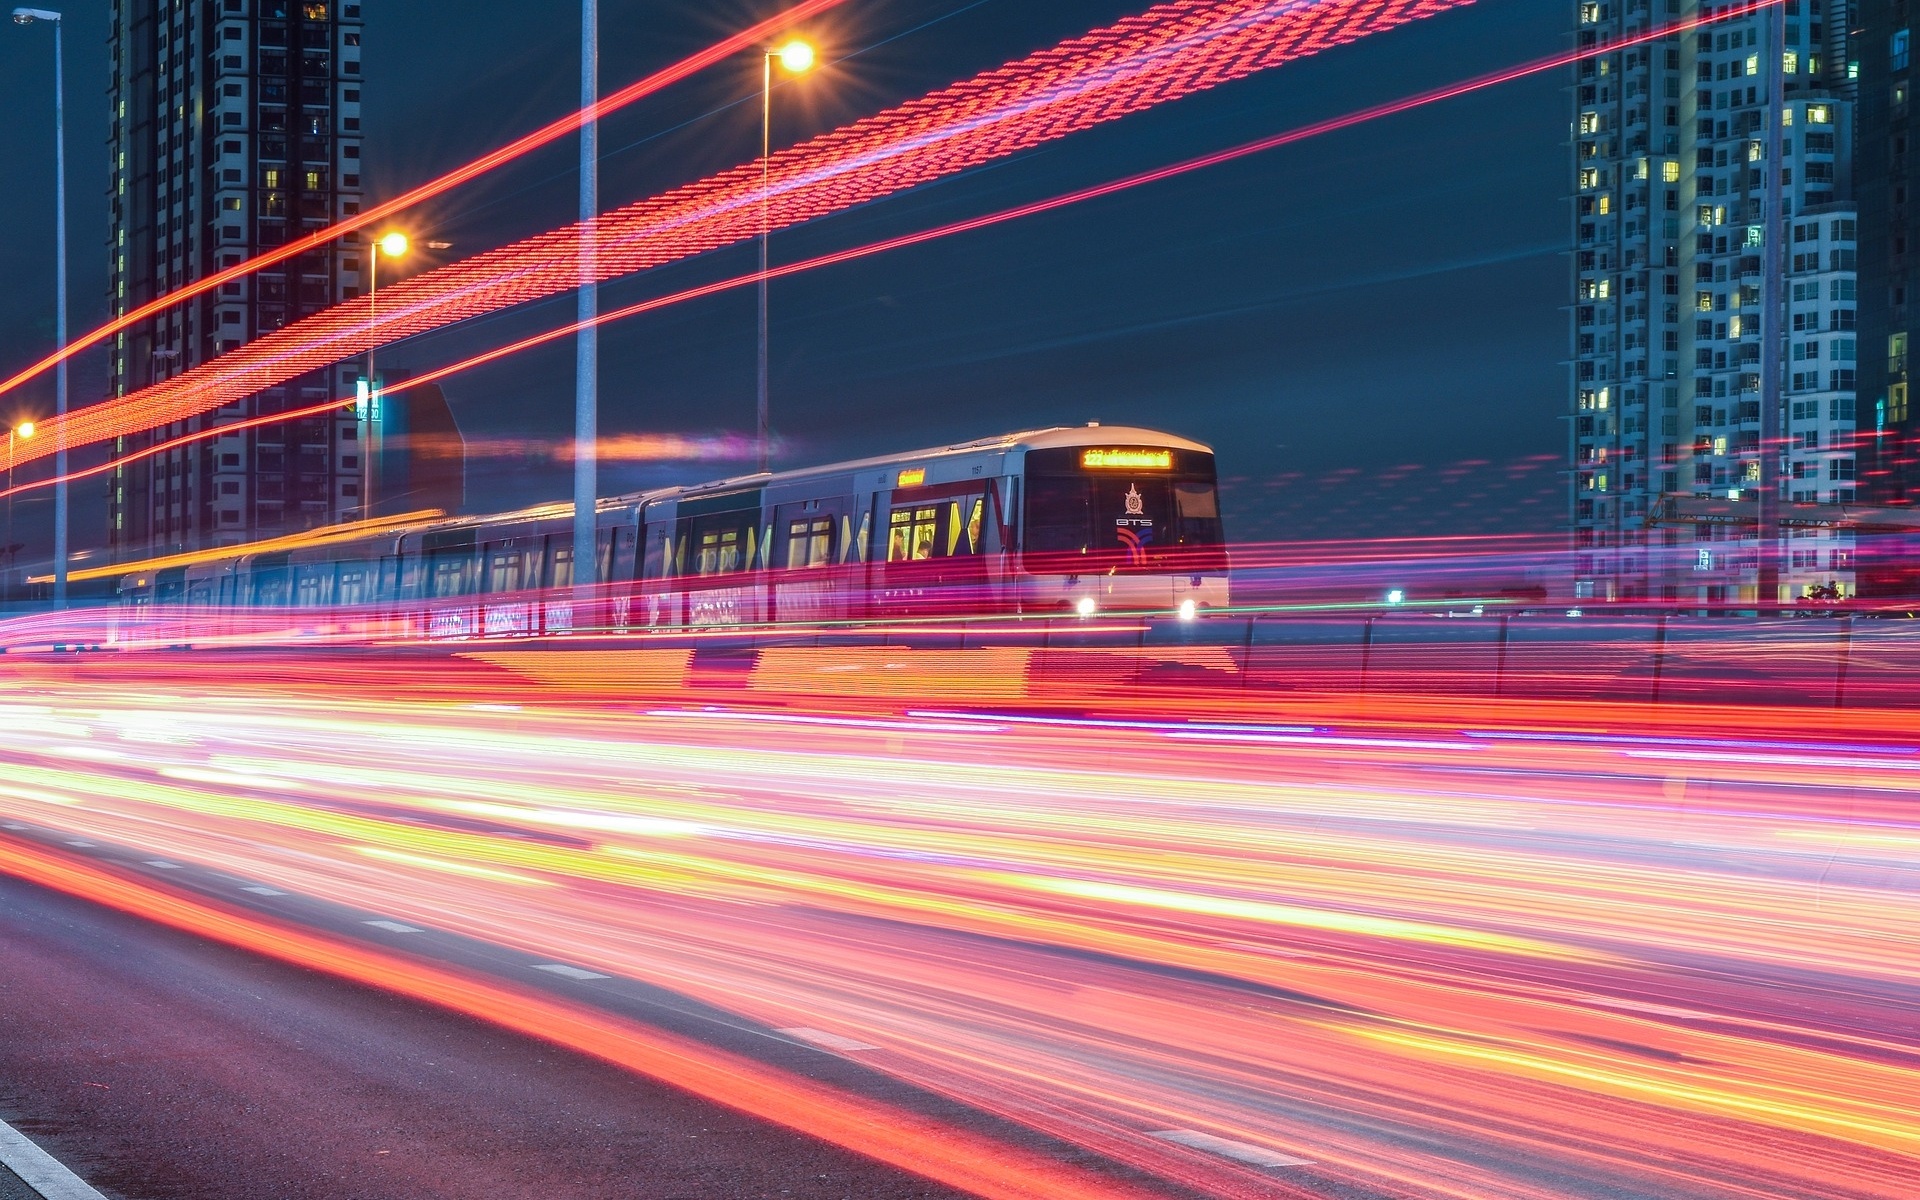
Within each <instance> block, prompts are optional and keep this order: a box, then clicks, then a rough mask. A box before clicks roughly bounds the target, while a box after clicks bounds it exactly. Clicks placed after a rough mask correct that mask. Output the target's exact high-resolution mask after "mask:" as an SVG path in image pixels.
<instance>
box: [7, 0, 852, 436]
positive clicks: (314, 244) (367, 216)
mask: <svg viewBox="0 0 1920 1200" xmlns="http://www.w3.org/2000/svg"><path fill="white" fill-rule="evenodd" d="M843 2H844V0H798V3H796V4H795V5H794V6H793V7H792V8H790V9H787V10H786V11H785V12H782V13H781V14H780V15H779V16H776V17H770V18H768V19H767V20H765V21H762V22H760V23H759V24H757V25H755V26H753V27H751V28H749V29H746V30H743V31H741V32H740V33H737V34H735V35H733V36H732V37H730V38H727V39H726V40H725V41H722V42H718V43H716V44H715V45H712V46H709V47H708V48H707V49H705V50H702V51H701V52H700V53H698V54H695V55H692V56H691V57H688V58H684V59H681V60H680V61H679V62H677V63H675V64H673V65H672V66H670V67H667V68H664V69H663V70H659V71H655V72H654V73H653V74H651V75H648V76H646V77H645V78H644V79H640V80H638V81H636V82H634V83H630V84H628V85H627V86H626V87H623V88H621V89H619V90H618V91H615V92H612V93H609V94H608V95H607V96H605V97H603V98H602V99H601V100H599V101H598V102H596V103H595V104H593V105H590V106H589V107H587V108H583V109H581V110H580V111H578V112H575V113H569V114H568V115H567V116H564V117H561V118H560V119H559V120H557V121H553V122H551V123H549V124H547V125H545V126H543V127H541V128H539V129H536V130H534V131H533V132H532V133H529V134H527V135H526V136H524V137H521V138H517V139H515V140H514V141H511V142H508V143H507V144H506V145H504V146H502V147H500V148H499V149H497V150H493V151H490V152H489V153H486V154H483V155H481V156H480V157H479V158H476V159H474V160H473V161H472V162H469V163H467V164H466V165H464V166H461V167H457V168H455V169H454V170H452V171H449V172H447V173H446V174H445V175H442V176H440V177H439V178H437V179H433V180H429V181H428V182H426V183H423V184H421V185H420V186H418V187H416V188H413V189H411V190H410V191H406V192H403V193H401V194H400V195H398V196H395V197H394V198H393V199H391V200H386V201H382V202H381V203H379V204H375V205H373V206H371V207H369V208H366V209H364V210H363V211H361V212H360V213H359V214H358V215H355V216H349V217H342V218H341V219H340V220H339V221H337V222H335V223H334V224H332V225H328V226H326V227H325V228H322V229H317V230H315V231H314V232H312V233H310V234H307V235H305V236H304V237H299V238H295V239H294V240H292V241H290V242H287V243H285V244H283V245H280V246H277V247H273V248H271V249H262V250H261V251H260V252H259V253H257V254H255V255H254V256H253V257H252V258H249V259H247V260H245V261H244V262H241V263H239V264H238V265H236V266H232V267H226V268H223V269H221V270H219V271H216V272H215V273H214V274H212V275H208V276H205V277H204V278H201V279H198V280H195V281H194V282H193V283H190V284H187V285H186V286H184V287H181V288H177V289H175V290H174V291H171V292H168V293H167V294H166V295H164V296H161V297H159V298H158V299H156V300H152V301H149V302H148V303H146V304H143V305H141V306H139V307H138V308H135V309H133V310H132V311H130V312H128V313H126V314H124V315H122V316H119V317H116V318H114V319H113V320H111V321H109V322H107V323H106V324H105V325H102V326H100V327H99V328H97V329H94V330H92V331H91V332H88V333H85V334H82V335H81V336H80V337H78V338H75V339H72V340H70V341H69V342H68V343H67V345H66V346H65V347H64V348H63V349H60V350H56V351H55V352H54V353H52V354H49V355H47V356H46V357H45V358H43V359H41V360H40V361H38V362H36V363H33V364H32V365H30V366H28V367H26V368H24V369H23V370H21V371H20V372H18V373H17V374H15V375H13V376H11V377H9V378H7V379H5V380H0V395H4V394H5V393H7V392H10V391H12V390H13V389H14V388H16V387H19V386H20V385H21V384H23V383H25V382H27V381H28V380H30V379H32V378H33V377H34V376H36V375H39V374H41V373H42V372H44V371H48V370H51V369H52V368H53V367H54V366H55V365H56V364H57V363H59V362H61V361H62V360H64V359H67V358H71V357H72V356H73V355H74V354H76V353H78V352H79V351H81V350H85V349H86V348H88V347H89V346H97V345H99V344H100V343H101V342H103V341H105V340H106V339H108V338H109V337H112V336H113V335H114V334H116V333H119V332H120V331H121V330H123V329H128V328H131V327H132V326H134V325H136V324H138V323H139V322H141V321H143V320H146V319H147V318H149V317H152V316H155V315H157V314H159V313H162V312H165V311H166V310H167V309H169V308H172V307H174V306H175V305H177V304H180V303H182V302H183V301H186V300H190V299H192V298H193V297H195V296H200V295H205V294H206V293H208V292H210V291H212V290H214V289H215V288H217V287H219V286H220V285H221V284H224V283H229V282H231V281H233V280H236V279H240V278H243V277H245V276H247V275H250V274H252V273H253V272H255V271H259V270H262V269H264V268H266V267H269V266H272V265H273V264H275V263H280V262H285V261H287V260H288V259H290V258H295V257H298V256H299V255H301V254H305V253H306V252H307V251H309V250H315V249H318V248H319V247H321V246H324V245H326V244H327V243H329V242H332V241H335V240H337V239H339V238H340V237H341V236H342V235H344V234H347V233H352V232H354V231H356V230H360V229H365V228H368V227H369V226H372V225H377V224H379V223H380V222H382V221H384V220H386V219H387V218H388V217H391V216H393V215H394V214H396V213H400V212H404V211H406V210H407V209H409V208H412V207H413V206H414V205H416V204H419V203H421V202H422V201H426V200H431V199H433V198H434V197H435V196H438V195H440V194H442V193H443V192H447V191H451V190H452V189H453V188H456V187H458V186H460V185H461V184H463V183H467V182H470V181H472V180H474V179H478V178H479V177H480V176H482V175H485V174H486V173H487V172H489V171H491V170H493V169H494V168H496V167H500V166H504V165H506V164H507V163H510V162H512V161H513V160H514V159H517V158H520V157H522V156H523V155H526V154H530V153H532V152H533V151H535V150H538V149H539V148H540V147H542V146H546V145H549V144H551V143H553V142H555V141H558V140H559V139H561V138H563V137H566V136H567V135H568V134H570V133H575V132H578V131H579V129H580V127H581V126H583V125H585V124H587V123H588V122H589V121H597V120H599V119H600V118H602V117H605V116H607V115H608V114H610V113H613V112H615V111H617V110H619V109H622V108H625V107H626V106H627V105H629V104H632V103H633V102H634V101H636V100H640V99H642V98H644V97H647V96H651V95H653V94H654V93H655V92H658V91H661V90H662V89H664V88H667V87H669V86H671V85H673V84H675V83H678V82H680V81H681V80H684V79H687V78H689V77H690V76H692V75H695V74H698V73H699V72H700V71H703V70H705V69H706V68H708V67H710V66H712V65H714V64H715V63H717V62H721V61H722V60H724V59H727V58H730V57H732V56H733V55H735V54H739V53H742V52H744V51H747V50H757V49H760V48H762V47H763V46H765V45H766V44H767V43H768V42H769V41H770V40H772V39H773V38H774V37H776V36H777V35H779V34H781V33H783V32H786V31H789V30H790V29H791V28H792V27H793V25H794V24H795V23H797V22H800V21H804V20H807V19H808V18H810V17H814V16H818V15H819V14H820V13H823V12H825V11H827V10H828V9H830V8H833V7H835V6H836V5H839V4H841V3H843ZM47 427H48V428H49V429H51V428H53V423H52V422H48V423H47Z"/></svg>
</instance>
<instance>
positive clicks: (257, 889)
mask: <svg viewBox="0 0 1920 1200" xmlns="http://www.w3.org/2000/svg"><path fill="white" fill-rule="evenodd" d="M240 890H241V891H243V892H252V893H253V894H254V895H256V896H284V895H286V893H285V892H283V891H281V890H280V889H279V888H270V887H261V886H260V885H259V884H257V883H256V884H252V885H250V886H247V887H243V888H241V889H240Z"/></svg>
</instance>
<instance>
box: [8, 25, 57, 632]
mask: <svg viewBox="0 0 1920 1200" xmlns="http://www.w3.org/2000/svg"><path fill="white" fill-rule="evenodd" d="M35 21H45V22H47V23H48V24H50V25H52V26H53V147H54V151H53V154H54V169H53V174H54V185H53V187H54V200H53V204H54V222H53V223H54V231H53V242H54V264H55V266H54V284H53V291H54V301H53V303H54V308H55V310H56V311H55V313H54V321H53V326H54V333H53V339H54V341H55V343H57V346H58V348H59V349H60V350H65V349H66V348H67V114H66V103H65V100H64V99H63V97H64V95H65V90H66V89H65V86H64V82H63V79H62V75H61V59H62V54H61V49H60V30H61V27H62V24H61V20H60V14H59V13H57V12H50V11H48V10H47V9H44V8H16V9H14V10H13V23H14V24H15V25H31V24H33V23H34V22H35ZM53 371H54V376H53V379H54V384H53V388H54V402H53V409H54V414H55V415H56V416H57V417H64V416H66V415H67V360H66V357H65V356H64V355H63V356H62V357H61V359H60V362H59V365H57V366H55V367H54V369H53ZM54 441H55V443H56V447H55V450H54V460H53V473H54V484H53V606H54V607H55V608H65V607H66V605H67V438H66V433H65V431H64V430H63V431H62V432H61V433H60V434H58V435H57V436H56V437H55V438H54ZM8 448H9V451H11V448H12V443H11V440H9V443H8ZM9 460H11V453H9ZM8 544H9V545H11V544H12V542H11V539H9V542H8Z"/></svg>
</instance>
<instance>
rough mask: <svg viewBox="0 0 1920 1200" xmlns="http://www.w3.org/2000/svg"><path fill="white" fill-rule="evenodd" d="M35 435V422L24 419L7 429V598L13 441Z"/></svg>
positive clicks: (10, 578) (10, 594)
mask: <svg viewBox="0 0 1920 1200" xmlns="http://www.w3.org/2000/svg"><path fill="white" fill-rule="evenodd" d="M32 436H33V422H32V421H22V422H20V424H18V425H16V426H14V427H13V428H12V429H9V430H7V544H6V552H7V575H6V583H7V587H6V598H7V599H8V600H11V599H13V556H14V552H15V551H14V545H13V443H14V442H15V441H16V440H18V441H25V440H26V439H28V438H30V437H32Z"/></svg>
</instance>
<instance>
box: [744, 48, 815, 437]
mask: <svg viewBox="0 0 1920 1200" xmlns="http://www.w3.org/2000/svg"><path fill="white" fill-rule="evenodd" d="M814 58H815V56H814V51H813V47H812V46H810V45H808V44H807V43H806V42H802V41H798V40H795V41H791V42H788V43H787V44H786V45H784V46H778V47H775V48H774V49H771V50H768V51H765V52H764V53H763V54H762V56H761V61H760V371H759V375H758V377H757V379H756V382H757V384H758V388H757V399H758V401H759V403H758V406H757V407H758V415H759V443H760V469H761V470H762V471H765V470H767V469H768V465H769V455H770V448H769V443H770V442H771V434H770V431H769V429H768V422H767V243H768V241H769V240H770V239H771V237H772V234H773V189H772V186H771V183H770V178H769V172H770V171H771V169H772V165H771V163H772V158H773V63H774V60H775V59H778V60H779V61H780V66H781V69H782V70H785V71H786V72H787V73H788V74H791V75H803V74H805V73H806V72H808V71H810V70H812V69H813V64H814Z"/></svg>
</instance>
